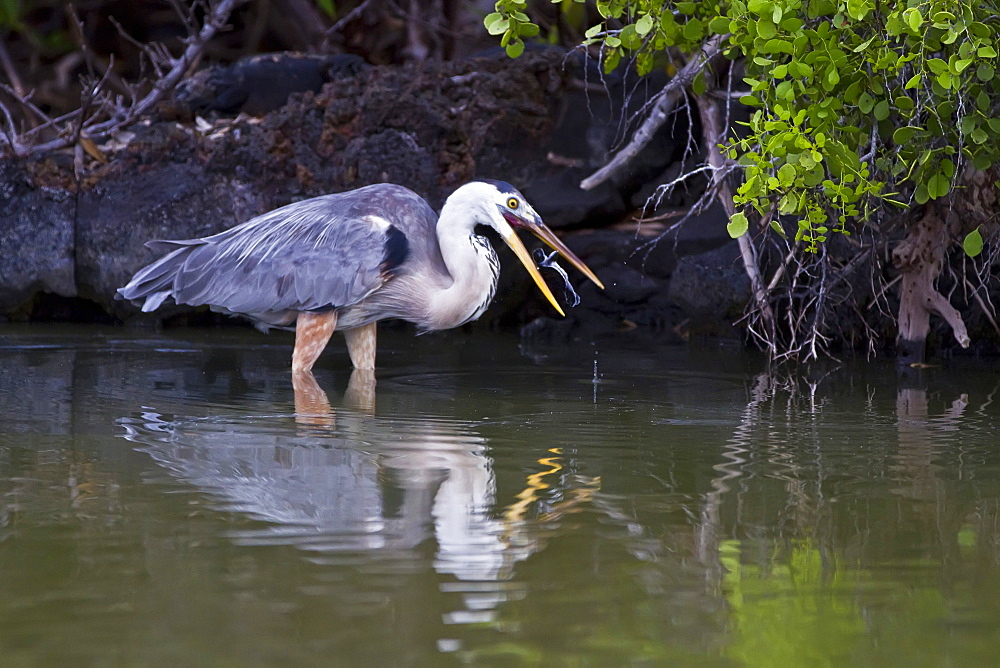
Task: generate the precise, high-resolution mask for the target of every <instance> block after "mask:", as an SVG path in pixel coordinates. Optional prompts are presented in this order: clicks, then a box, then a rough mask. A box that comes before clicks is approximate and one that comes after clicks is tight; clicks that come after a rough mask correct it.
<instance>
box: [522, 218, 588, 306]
mask: <svg viewBox="0 0 1000 668" xmlns="http://www.w3.org/2000/svg"><path fill="white" fill-rule="evenodd" d="M503 240H504V241H505V242H506V243H507V245H508V246H510V249H511V250H512V251H514V255H516V256H517V259H518V260H520V261H521V264H523V265H524V268H525V269H527V270H528V273H529V274H531V278H532V279H533V280H534V281H535V285H537V286H538V289H539V290H541V291H542V294H543V295H545V298H546V299H548V300H549V303H550V304H552V307H553V308H554V309H555V310H557V311H559V315H561V316H565V315H566V313H564V312H563V310H562V308H561V307H560V306H559V302H557V301H556V298H555V296H554V295H553V294H552V291H551V290H549V286H548V285H546V284H545V281H544V280H543V279H542V275H541V274H539V273H538V269H537V268H536V267H535V263H534V261H532V259H531V254H530V253H528V249H527V248H525V247H524V244H523V243H521V240H520V239H518V238H517V232H514V231H513V230H512V231H511V233H510V236H507V237H504V238H503ZM570 262H573V260H572V259H570ZM577 262H579V260H577ZM574 264H576V262H574ZM580 264H581V265H582V264H583V263H582V262H580ZM587 271H590V270H589V269H588V270H587ZM594 280H596V279H594ZM598 285H600V283H598ZM601 287H604V286H601Z"/></svg>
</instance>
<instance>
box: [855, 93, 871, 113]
mask: <svg viewBox="0 0 1000 668" xmlns="http://www.w3.org/2000/svg"><path fill="white" fill-rule="evenodd" d="M874 106H875V98H873V97H872V96H871V95H869V94H868V93H867V92H866V93H862V94H861V97H859V98H858V109H860V110H861V113H862V114H870V113H871V111H872V108H873V107H874Z"/></svg>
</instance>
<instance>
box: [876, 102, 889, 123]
mask: <svg viewBox="0 0 1000 668" xmlns="http://www.w3.org/2000/svg"><path fill="white" fill-rule="evenodd" d="M872 111H873V113H874V114H875V120H877V121H884V120H885V119H887V118H889V100H879V103H878V104H876V105H875V108H874V109H873V110H872Z"/></svg>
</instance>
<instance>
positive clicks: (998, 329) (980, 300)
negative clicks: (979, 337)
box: [963, 278, 1000, 336]
mask: <svg viewBox="0 0 1000 668" xmlns="http://www.w3.org/2000/svg"><path fill="white" fill-rule="evenodd" d="M963 280H964V281H965V287H966V288H968V289H969V291H970V292H972V297H973V298H974V299H975V300H976V303H978V304H979V308H981V309H983V315H985V316H986V319H987V320H989V321H990V324H991V325H993V331H994V332H996V333H997V336H1000V327H998V326H997V321H996V318H994V317H993V313H992V312H991V311H990V309H988V308H986V304H985V302H983V298H982V297H980V296H979V290H976V288H975V287H973V285H972V283H970V282H969V279H967V278H966V279H963Z"/></svg>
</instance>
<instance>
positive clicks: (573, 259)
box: [518, 220, 604, 290]
mask: <svg viewBox="0 0 1000 668" xmlns="http://www.w3.org/2000/svg"><path fill="white" fill-rule="evenodd" d="M518 222H519V223H520V227H522V228H523V229H526V230H528V231H529V232H531V233H532V234H534V235H535V236H536V237H538V238H539V239H541V240H542V241H544V242H545V243H546V244H548V245H549V247H550V248H551V249H552V250H554V251H557V252H558V253H559V254H560V255H562V256H563V257H564V258H566V259H567V260H569V262H570V264H572V265H573V266H574V267H576V268H577V269H579V270H580V272H581V273H583V275H584V276H586V277H587V278H589V279H590V280H591V281H593V282H594V285H596V286H597V287H599V288H600V289H601V290H603V289H604V284H603V283H601V281H600V279H599V278H597V276H596V275H595V274H594V272H592V271H591V270H590V267H588V266H587V265H585V264H584V263H583V260H581V259H580V258H578V257H577V256H576V254H574V253H573V251H571V250H570V249H569V248H567V247H566V244H564V243H563V242H562V241H560V240H559V237H557V236H556V235H555V232H553V231H552V230H550V229H549V228H548V227H546V226H545V223H543V222H542V221H541V220H537V221H534V222H532V221H525V220H519V221H518Z"/></svg>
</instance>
